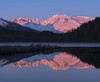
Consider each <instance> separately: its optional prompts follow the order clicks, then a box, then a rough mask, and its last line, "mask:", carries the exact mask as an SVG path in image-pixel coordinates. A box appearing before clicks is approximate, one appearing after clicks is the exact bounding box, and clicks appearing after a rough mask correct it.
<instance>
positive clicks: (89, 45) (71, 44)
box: [0, 42, 100, 47]
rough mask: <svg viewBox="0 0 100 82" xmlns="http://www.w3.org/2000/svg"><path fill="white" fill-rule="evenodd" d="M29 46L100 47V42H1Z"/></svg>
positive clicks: (1, 44) (6, 44) (4, 44)
mask: <svg viewBox="0 0 100 82" xmlns="http://www.w3.org/2000/svg"><path fill="white" fill-rule="evenodd" d="M18 45H22V46H29V45H42V46H48V45H49V46H61V47H100V43H32V42H30V43H26V42H23V43H0V46H18Z"/></svg>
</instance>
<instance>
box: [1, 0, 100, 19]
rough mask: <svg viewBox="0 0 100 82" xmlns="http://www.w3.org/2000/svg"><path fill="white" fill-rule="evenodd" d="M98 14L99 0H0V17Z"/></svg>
mask: <svg viewBox="0 0 100 82" xmlns="http://www.w3.org/2000/svg"><path fill="white" fill-rule="evenodd" d="M56 14H59V15H63V14H66V15H68V16H70V17H75V16H89V17H97V16H100V0H0V17H1V18H4V19H6V20H12V19H13V18H19V17H22V18H31V19H32V18H39V19H40V20H45V19H48V18H50V17H51V16H53V15H56Z"/></svg>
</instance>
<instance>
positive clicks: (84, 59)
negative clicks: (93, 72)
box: [0, 48, 100, 70]
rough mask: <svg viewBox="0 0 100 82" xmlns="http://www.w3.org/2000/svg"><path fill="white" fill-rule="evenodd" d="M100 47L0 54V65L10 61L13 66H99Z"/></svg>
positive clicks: (56, 67)
mask: <svg viewBox="0 0 100 82" xmlns="http://www.w3.org/2000/svg"><path fill="white" fill-rule="evenodd" d="M99 59H100V48H66V49H64V50H60V51H59V52H54V51H53V52H51V51H50V52H49V51H48V52H46V53H42V52H41V53H27V54H16V55H11V56H5V57H4V56H1V57H0V66H1V67H2V66H4V65H7V64H10V63H12V64H13V66H14V67H17V66H18V67H23V66H33V67H34V66H39V65H40V64H44V65H47V66H49V67H51V68H52V69H54V70H66V69H69V68H76V69H86V68H91V67H96V68H100V65H99V64H100V60H99Z"/></svg>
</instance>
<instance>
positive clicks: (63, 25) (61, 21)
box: [13, 15, 94, 32]
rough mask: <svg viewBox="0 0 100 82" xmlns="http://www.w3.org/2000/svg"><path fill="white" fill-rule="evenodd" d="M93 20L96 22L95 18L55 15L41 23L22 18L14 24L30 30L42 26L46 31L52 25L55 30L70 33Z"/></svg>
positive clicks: (14, 20)
mask: <svg viewBox="0 0 100 82" xmlns="http://www.w3.org/2000/svg"><path fill="white" fill-rule="evenodd" d="M91 20H94V18H92V17H86V16H77V17H69V16H67V15H54V16H52V17H51V18H49V19H47V20H44V21H39V19H32V20H31V19H29V18H27V19H23V18H21V17H20V18H19V19H13V22H15V23H18V24H20V25H24V26H27V27H30V28H33V27H34V28H35V29H37V26H40V27H41V29H43V30H44V31H45V30H47V26H48V25H52V26H53V30H54V29H55V30H57V31H60V32H68V31H71V30H73V29H77V28H78V27H79V26H80V25H81V24H82V23H85V22H88V21H91ZM32 23H35V24H36V26H35V24H32ZM32 25H33V26H32ZM48 28H49V27H48ZM41 29H39V28H38V31H40V30H41ZM51 29H52V27H51ZM51 29H50V28H49V29H48V31H52V30H51ZM43 30H42V31H43ZM52 32H54V31H52Z"/></svg>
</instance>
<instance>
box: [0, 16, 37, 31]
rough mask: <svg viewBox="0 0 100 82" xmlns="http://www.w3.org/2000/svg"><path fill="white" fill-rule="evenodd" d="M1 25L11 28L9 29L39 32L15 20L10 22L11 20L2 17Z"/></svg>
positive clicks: (0, 19)
mask: <svg viewBox="0 0 100 82" xmlns="http://www.w3.org/2000/svg"><path fill="white" fill-rule="evenodd" d="M0 26H1V27H3V28H5V29H9V30H16V31H17V30H18V31H29V32H30V31H31V32H38V31H37V30H34V29H31V28H28V27H25V26H22V25H20V24H17V23H15V22H10V21H7V20H4V19H2V18H0Z"/></svg>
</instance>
